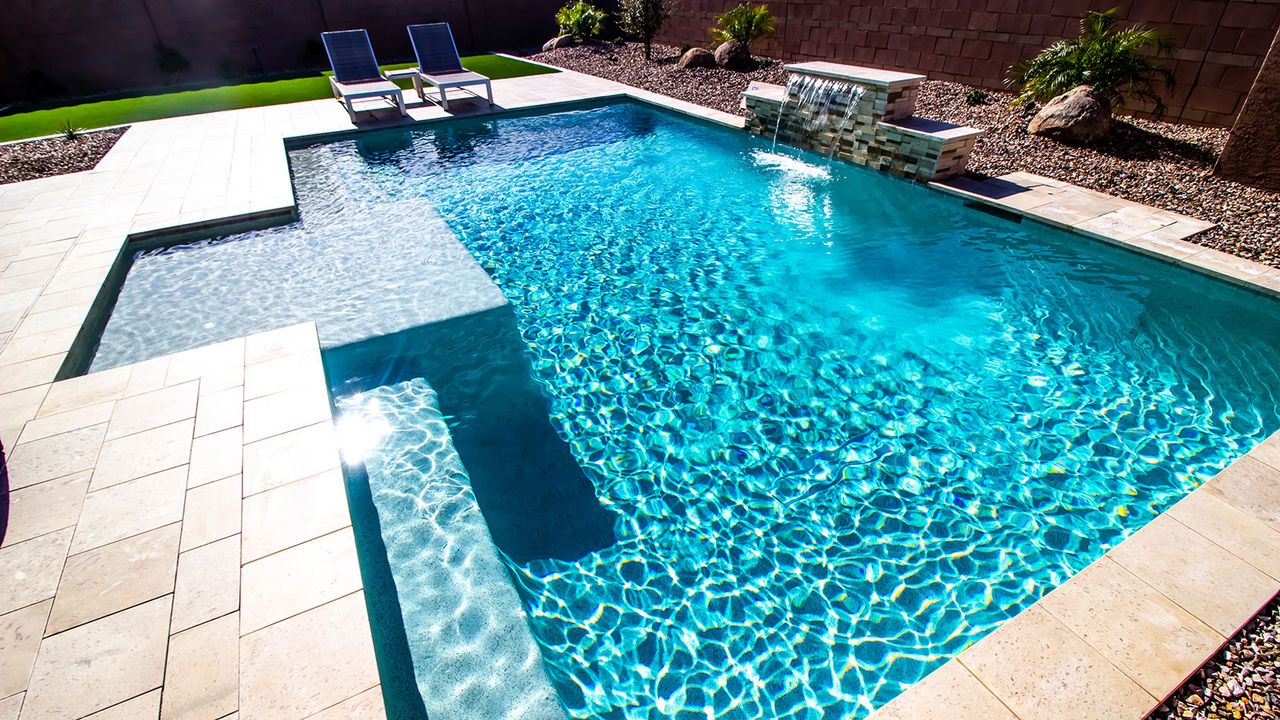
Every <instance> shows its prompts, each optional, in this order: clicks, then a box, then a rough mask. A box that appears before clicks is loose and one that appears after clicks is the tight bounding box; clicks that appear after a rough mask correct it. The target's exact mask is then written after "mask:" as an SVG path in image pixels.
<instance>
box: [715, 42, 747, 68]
mask: <svg viewBox="0 0 1280 720" xmlns="http://www.w3.org/2000/svg"><path fill="white" fill-rule="evenodd" d="M716 64H717V65H719V66H720V67H722V68H727V69H729V70H749V69H750V68H751V51H750V50H748V49H747V46H746V45H744V44H742V43H740V42H738V41H737V40H729V41H728V42H724V43H721V44H720V47H718V48H716Z"/></svg>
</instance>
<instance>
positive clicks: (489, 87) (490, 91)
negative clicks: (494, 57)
mask: <svg viewBox="0 0 1280 720" xmlns="http://www.w3.org/2000/svg"><path fill="white" fill-rule="evenodd" d="M484 91H485V93H486V94H487V95H488V96H489V108H490V109H493V84H492V83H489V82H486V83H485V84H484Z"/></svg>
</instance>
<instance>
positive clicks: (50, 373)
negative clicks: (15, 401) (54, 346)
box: [0, 355, 62, 394]
mask: <svg viewBox="0 0 1280 720" xmlns="http://www.w3.org/2000/svg"><path fill="white" fill-rule="evenodd" d="M61 367H62V358H61V357H59V356H57V355H47V356H45V357H41V358H35V359H34V360H23V361H22V362H17V363H10V364H8V365H5V366H4V372H0V394H5V393H11V392H13V391H15V390H26V389H28V388H33V387H36V386H38V385H48V384H49V383H51V382H53V379H54V378H55V377H57V375H58V369H59V368H61Z"/></svg>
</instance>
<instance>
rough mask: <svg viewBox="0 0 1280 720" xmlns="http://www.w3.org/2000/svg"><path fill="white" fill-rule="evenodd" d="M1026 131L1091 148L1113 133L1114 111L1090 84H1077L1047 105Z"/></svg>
mask: <svg viewBox="0 0 1280 720" xmlns="http://www.w3.org/2000/svg"><path fill="white" fill-rule="evenodd" d="M1027 132H1029V133H1031V134H1032V135H1043V136H1045V137H1049V138H1053V139H1054V140H1061V141H1063V142H1069V143H1075V144H1078V145H1088V144H1090V143H1095V142H1097V141H1099V140H1101V139H1103V138H1105V137H1106V136H1107V135H1110V134H1111V108H1110V106H1109V105H1108V104H1107V102H1106V100H1104V99H1103V98H1102V97H1101V96H1100V95H1098V94H1097V93H1095V92H1094V91H1093V88H1091V87H1089V86H1088V85H1078V86H1076V87H1075V88H1073V89H1071V90H1068V91H1067V92H1065V93H1063V94H1061V95H1059V96H1058V97H1056V98H1054V99H1052V100H1050V101H1049V102H1047V103H1045V106H1044V107H1043V108H1041V109H1040V112H1038V113H1036V116H1035V117H1033V118H1031V124H1030V125H1028V126H1027Z"/></svg>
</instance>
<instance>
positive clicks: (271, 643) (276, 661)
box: [240, 592, 378, 720]
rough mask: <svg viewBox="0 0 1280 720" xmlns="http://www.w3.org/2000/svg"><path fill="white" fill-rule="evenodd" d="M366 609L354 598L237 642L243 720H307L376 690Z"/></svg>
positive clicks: (361, 598)
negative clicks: (373, 688)
mask: <svg viewBox="0 0 1280 720" xmlns="http://www.w3.org/2000/svg"><path fill="white" fill-rule="evenodd" d="M364 603H365V601H364V593H363V592H356V593H352V594H351V595H347V596H346V597H343V598H340V599H338V600H334V601H333V602H330V603H327V604H325V605H321V606H320V607H318V608H315V609H313V610H309V611H307V612H304V613H302V614H300V615H295V616H294V617H291V618H288V619H286V620H283V621H281V622H278V623H275V624H274V625H270V626H268V627H265V628H263V629H262V630H259V631H257V632H255V633H251V634H249V635H245V636H244V637H241V638H240V717H241V719H242V720H259V719H269V720H292V719H293V718H305V717H307V716H309V715H312V714H314V713H317V712H319V711H321V710H324V709H326V708H329V707H332V706H333V705H336V704H337V703H340V702H343V701H344V700H346V699H347V698H351V697H354V696H356V695H358V694H360V693H362V692H364V691H365V690H368V689H369V688H372V687H375V686H376V685H377V684H378V669H377V665H376V662H375V660H374V655H373V641H372V639H371V637H370V635H369V616H368V613H367V612H366V610H365V604H364ZM281 668H288V672H281Z"/></svg>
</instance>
